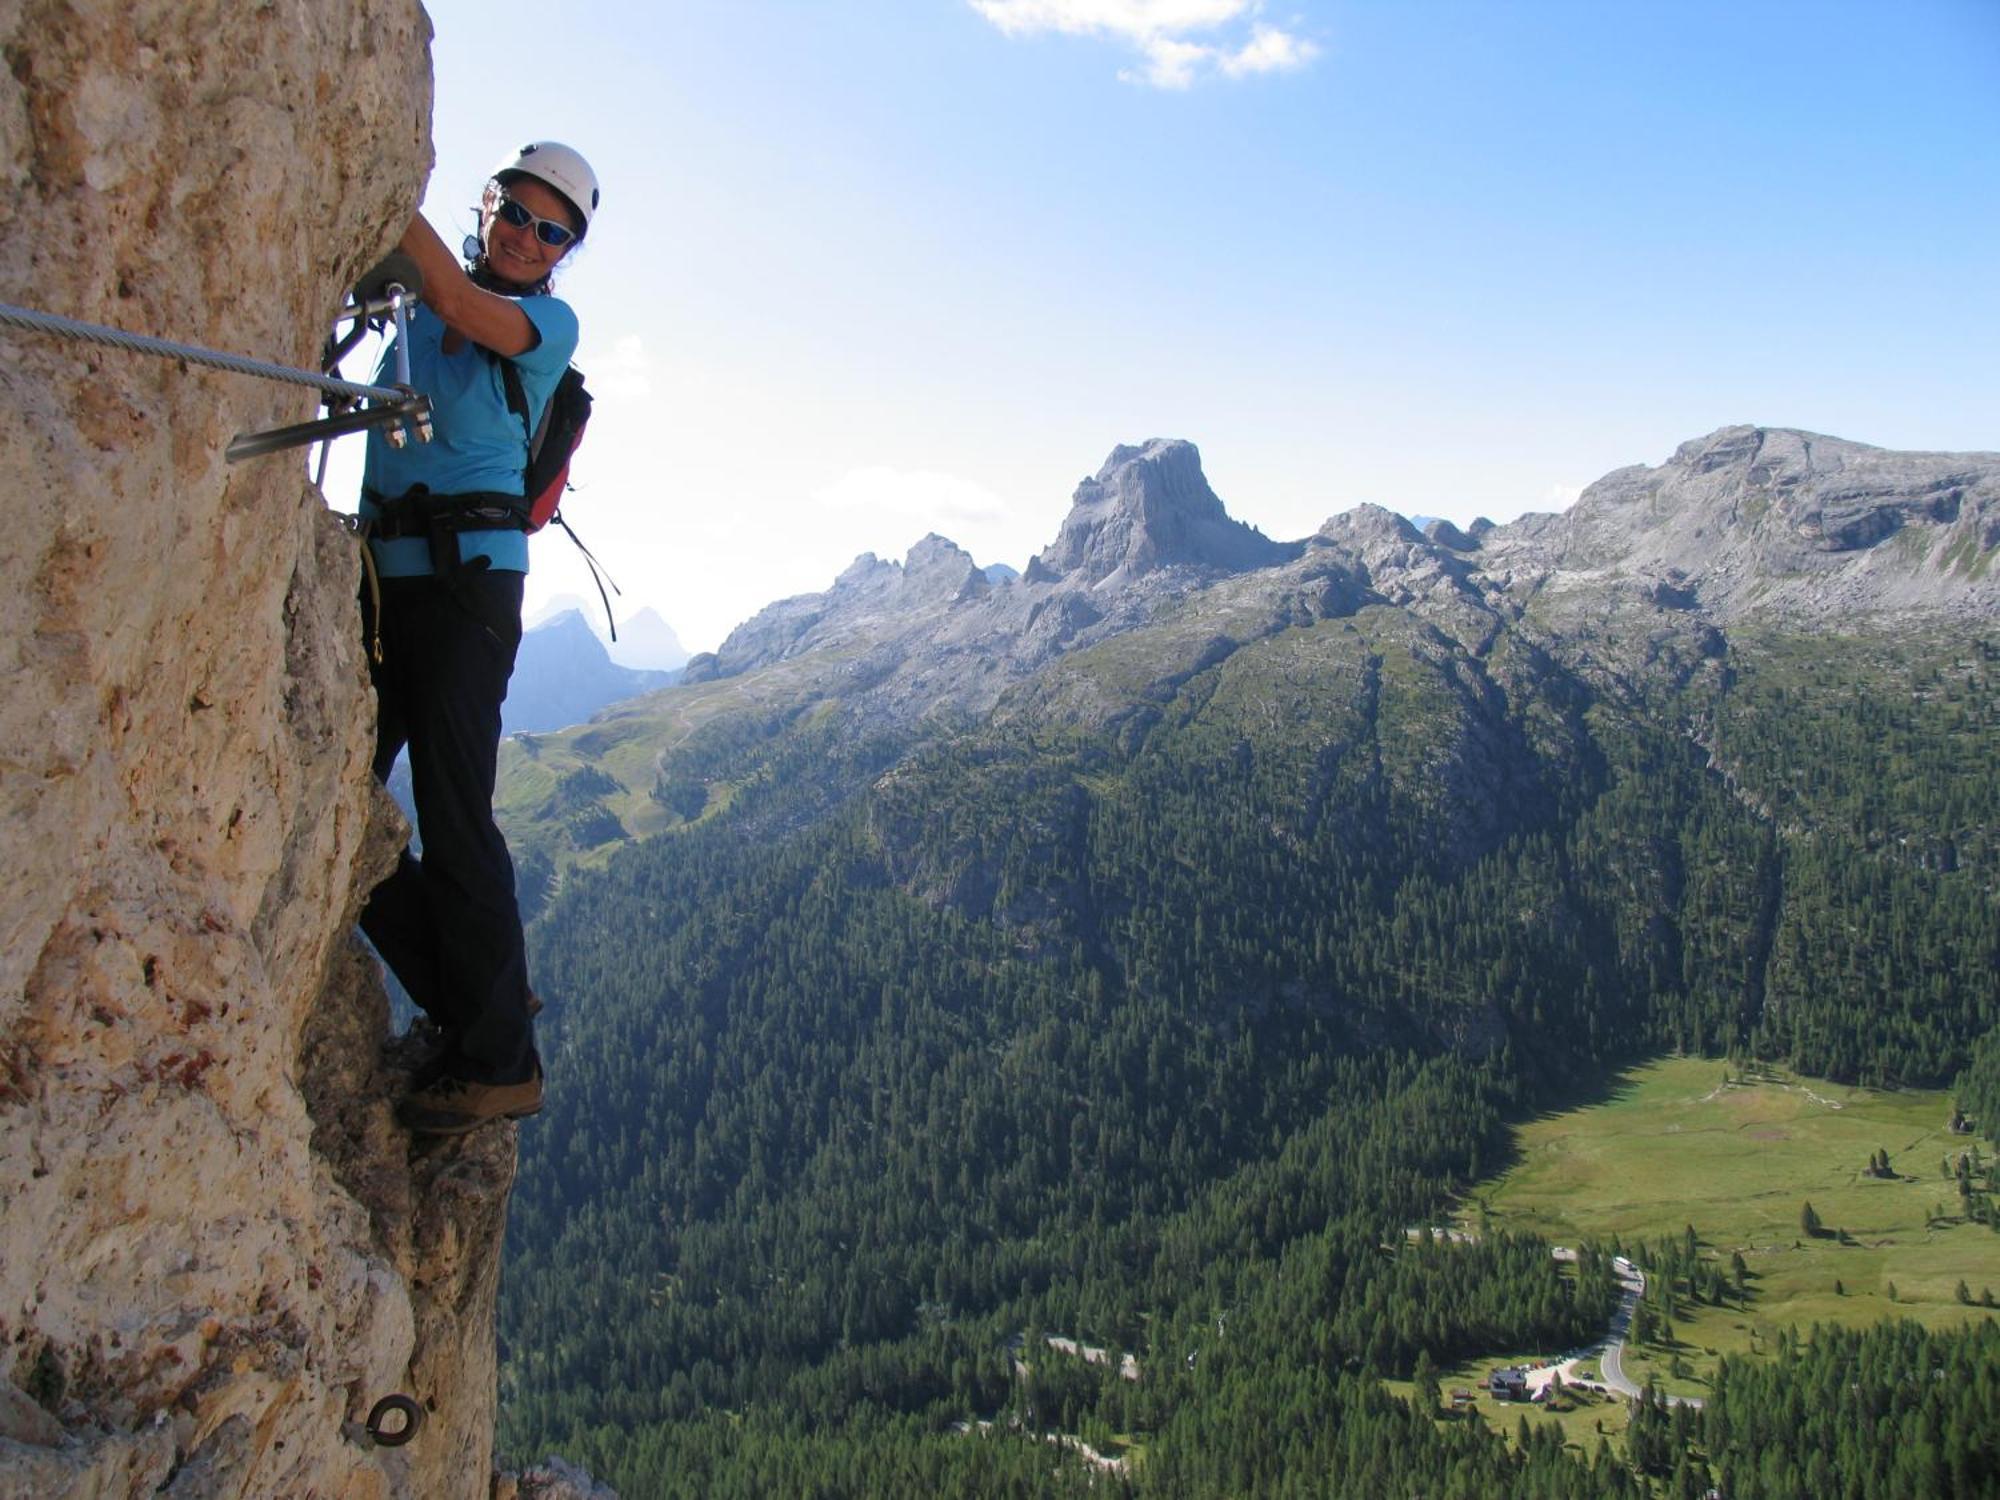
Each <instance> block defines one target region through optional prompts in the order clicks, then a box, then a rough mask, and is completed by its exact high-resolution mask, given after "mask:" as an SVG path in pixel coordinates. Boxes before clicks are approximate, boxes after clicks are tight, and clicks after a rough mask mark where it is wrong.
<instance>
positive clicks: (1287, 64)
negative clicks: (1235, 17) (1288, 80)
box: [1221, 25, 1319, 78]
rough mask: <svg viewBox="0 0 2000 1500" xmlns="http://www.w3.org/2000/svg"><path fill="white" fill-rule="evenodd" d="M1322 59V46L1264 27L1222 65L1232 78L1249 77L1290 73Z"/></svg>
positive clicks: (1286, 32) (1257, 29) (1273, 28)
mask: <svg viewBox="0 0 2000 1500" xmlns="http://www.w3.org/2000/svg"><path fill="white" fill-rule="evenodd" d="M1318 56H1319V46H1318V44H1316V43H1314V42H1311V41H1308V40H1307V39H1306V38H1304V37H1299V36H1293V35H1292V34H1291V33H1290V32H1288V31H1280V30H1278V28H1277V27H1275V26H1261V25H1260V26H1258V27H1256V28H1255V29H1254V30H1252V32H1251V34H1250V40H1249V41H1247V42H1245V43H1244V44H1243V46H1241V47H1240V48H1238V49H1237V50H1236V51H1235V52H1232V53H1229V54H1228V55H1226V56H1224V57H1223V58H1222V59H1221V66H1222V71H1223V72H1225V73H1227V74H1228V75H1229V76H1230V77H1231V78H1246V77H1248V76H1249V75H1250V74H1252V73H1290V72H1293V71H1295V70H1297V69H1299V68H1303V67H1304V66H1305V65H1306V64H1307V63H1309V62H1311V61H1312V60H1313V59H1314V58H1315V57H1318Z"/></svg>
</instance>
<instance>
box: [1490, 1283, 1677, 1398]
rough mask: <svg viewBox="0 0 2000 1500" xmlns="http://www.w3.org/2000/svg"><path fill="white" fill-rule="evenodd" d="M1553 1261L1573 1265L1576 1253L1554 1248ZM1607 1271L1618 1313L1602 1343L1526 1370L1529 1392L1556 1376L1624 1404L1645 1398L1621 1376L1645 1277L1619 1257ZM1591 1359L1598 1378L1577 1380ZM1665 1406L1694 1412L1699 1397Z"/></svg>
mask: <svg viewBox="0 0 2000 1500" xmlns="http://www.w3.org/2000/svg"><path fill="white" fill-rule="evenodd" d="M1555 1257H1556V1259H1557V1260H1572V1261H1573V1260H1575V1259H1576V1252H1575V1251H1574V1250H1567V1249H1564V1248H1563V1247H1562V1246H1560V1245H1558V1246H1557V1247H1556V1249H1555ZM1611 1269H1612V1271H1613V1272H1615V1273H1616V1275H1617V1277H1618V1287H1619V1297H1618V1310H1617V1311H1616V1312H1614V1313H1613V1314H1612V1315H1611V1327H1610V1328H1609V1329H1608V1330H1607V1331H1606V1332H1605V1335H1604V1342H1603V1343H1601V1344H1599V1345H1597V1346H1596V1347H1595V1348H1593V1349H1585V1350H1583V1351H1582V1352H1581V1353H1578V1354H1572V1355H1571V1356H1570V1357H1569V1358H1567V1359H1565V1360H1562V1361H1560V1362H1558V1363H1556V1364H1552V1365H1544V1366H1543V1367H1542V1368H1541V1369H1539V1370H1530V1371H1529V1372H1528V1389H1529V1391H1530V1392H1534V1391H1538V1390H1541V1389H1542V1388H1543V1387H1545V1386H1547V1385H1548V1384H1549V1383H1550V1382H1551V1381H1553V1380H1554V1379H1555V1378H1556V1377H1557V1376H1558V1375H1560V1376H1561V1377H1562V1382H1563V1384H1564V1385H1580V1386H1585V1387H1587V1388H1590V1389H1593V1390H1602V1391H1609V1392H1611V1393H1613V1394H1615V1395H1619V1396H1623V1397H1625V1399H1626V1400H1628V1401H1637V1400H1638V1399H1639V1398H1640V1397H1641V1396H1642V1395H1644V1394H1645V1392H1644V1391H1643V1390H1641V1389H1640V1387H1639V1386H1638V1385H1636V1384H1634V1383H1633V1380H1632V1378H1631V1376H1629V1375H1627V1374H1626V1373H1625V1338H1626V1335H1627V1334H1629V1333H1630V1332H1631V1331H1632V1313H1633V1311H1634V1309H1636V1308H1637V1307H1638V1306H1639V1299H1640V1298H1641V1297H1643V1296H1645V1295H1646V1273H1645V1272H1644V1271H1642V1270H1640V1269H1639V1268H1638V1267H1637V1266H1635V1265H1633V1264H1632V1262H1631V1261H1629V1260H1627V1259H1626V1258H1625V1257H1624V1256H1622V1255H1619V1256H1614V1257H1612V1261H1611ZM1591 1358H1595V1359H1596V1360H1597V1370H1598V1374H1599V1376H1600V1377H1602V1378H1601V1379H1599V1380H1595V1381H1592V1380H1579V1379H1578V1378H1577V1376H1576V1367H1577V1366H1578V1365H1579V1364H1581V1363H1582V1362H1583V1361H1584V1360H1586V1359H1591ZM1667 1405H1669V1406H1692V1407H1697V1408H1698V1407H1699V1406H1700V1405H1701V1397H1699V1396H1669V1397H1667Z"/></svg>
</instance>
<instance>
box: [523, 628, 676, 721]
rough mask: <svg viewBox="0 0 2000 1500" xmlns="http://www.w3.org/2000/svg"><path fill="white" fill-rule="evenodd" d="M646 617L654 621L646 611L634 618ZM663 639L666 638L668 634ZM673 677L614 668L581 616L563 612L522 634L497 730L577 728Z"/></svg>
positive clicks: (673, 673) (645, 671)
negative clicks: (610, 705) (597, 715)
mask: <svg viewBox="0 0 2000 1500" xmlns="http://www.w3.org/2000/svg"><path fill="white" fill-rule="evenodd" d="M649 616H650V617H651V618H652V619H654V620H658V619H659V616H658V615H654V614H653V613H652V611H650V610H647V611H645V612H644V613H643V614H641V615H640V616H638V617H637V618H639V619H641V620H643V619H646V618H647V617H649ZM660 629H662V630H665V629H666V626H665V625H664V624H662V625H661V626H660ZM667 636H668V638H669V639H671V638H672V632H671V631H667ZM677 675H678V674H677V673H675V672H662V671H647V670H641V669H638V668H634V667H623V666H619V665H617V664H616V662H614V661H613V659H612V658H611V656H610V655H609V654H608V653H607V652H606V650H605V648H604V643H603V642H602V641H600V640H599V639H598V637H597V633H596V632H595V631H594V630H592V629H591V627H590V626H589V624H587V623H586V622H585V620H584V617H583V615H582V613H581V612H580V611H577V610H574V609H569V610H563V611H561V612H560V613H558V614H556V615H555V616H553V617H552V618H546V619H544V620H542V621H541V623H539V624H537V625H535V626H534V627H533V628H532V629H529V630H527V631H524V632H523V633H522V636H521V647H520V650H519V651H517V652H516V653H515V656H514V676H513V678H512V679H511V680H510V681H509V682H508V684H507V701H506V703H505V704H503V705H502V706H501V711H500V719H501V727H502V732H503V733H506V734H521V733H525V732H532V731H538V730H547V729H561V728H562V727H563V726H565V725H567V724H581V723H583V722H584V721H585V720H586V719H588V718H589V717H590V716H591V715H592V714H594V713H596V712H597V711H598V710H599V709H601V708H603V707H604V706H605V705H606V704H609V703H617V702H619V701H621V700H623V699H626V698H635V697H637V696H638V695H639V694H641V693H647V692H651V691H652V690H653V689H654V688H659V687H665V686H666V685H667V684H669V683H671V682H672V681H674V679H675V677H676V676H677Z"/></svg>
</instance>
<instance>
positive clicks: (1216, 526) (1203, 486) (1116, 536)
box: [1027, 438, 1296, 584]
mask: <svg viewBox="0 0 2000 1500" xmlns="http://www.w3.org/2000/svg"><path fill="white" fill-rule="evenodd" d="M1295 553H1296V549H1294V548H1287V547H1285V546H1283V545H1282V544H1280V543H1277V542H1273V541H1270V540H1269V539H1267V538H1266V537H1265V536H1264V535H1263V534H1262V533H1261V532H1259V531H1257V530H1256V529H1255V528H1254V527H1250V526H1246V525H1244V524H1243V523H1242V522H1241V521H1237V520H1233V519H1231V517H1230V515H1229V512H1228V511H1227V510H1225V509H1224V508H1223V504H1222V501H1221V500H1220V499H1218V498H1217V496H1216V493H1215V491H1214V490H1212V489H1210V488H1209V485H1208V480H1207V478H1206V477H1205V476H1204V475H1203V473H1202V470H1201V454H1200V452H1199V451H1198V450H1197V449H1196V448H1195V446H1194V444H1193V443H1190V442H1185V441H1183V440H1181V439H1178V438H1154V439H1153V440H1151V441H1150V442H1147V443H1144V444H1141V445H1140V446H1138V447H1132V446H1129V445H1126V444H1120V445H1119V446H1118V447H1116V448H1113V449H1112V450H1111V456H1110V457H1109V458H1108V459H1106V460H1105V461H1104V466H1103V467H1102V468H1100V469H1099V470H1098V471H1097V473H1096V474H1095V475H1093V476H1092V477H1091V478H1089V479H1086V480H1084V481H1083V482H1082V483H1081V484H1079V485H1078V486H1077V487H1076V494H1075V495H1074V496H1073V497H1072V500H1071V504H1070V513H1069V515H1068V516H1067V517H1066V518H1065V519H1064V521H1063V524H1062V530H1061V532H1060V533H1058V535H1057V537H1056V539H1055V541H1054V542H1052V543H1051V544H1050V545H1049V546H1048V547H1046V548H1044V549H1043V551H1042V552H1041V554H1040V555H1039V556H1037V557H1036V558H1035V560H1034V562H1033V563H1032V564H1031V565H1030V567H1029V571H1028V575H1027V576H1028V577H1029V579H1030V580H1040V581H1053V580H1055V579H1059V578H1068V579H1072V580H1075V581H1081V582H1086V583H1092V584H1098V583H1104V582H1107V581H1112V582H1126V581H1129V580H1131V579H1135V578H1139V577H1143V576H1144V575H1145V574H1148V573H1152V572H1155V571H1157V570H1159V569H1161V568H1170V567H1189V568H1198V569H1203V570H1207V571H1211V572H1219V573H1230V572H1241V571H1243V570H1244V569H1248V568H1258V567H1265V566H1268V565H1269V564H1271V563H1275V562H1281V561H1283V560H1285V559H1286V558H1287V557H1289V556H1292V555H1295Z"/></svg>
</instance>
